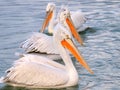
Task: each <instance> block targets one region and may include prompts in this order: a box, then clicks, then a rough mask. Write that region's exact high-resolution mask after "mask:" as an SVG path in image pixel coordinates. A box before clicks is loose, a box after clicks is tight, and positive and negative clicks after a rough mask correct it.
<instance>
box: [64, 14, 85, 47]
mask: <svg viewBox="0 0 120 90" xmlns="http://www.w3.org/2000/svg"><path fill="white" fill-rule="evenodd" d="M66 22H67V24H68V26H69V28H70V30H71V33H72V35H73V36H74V37H75V38H76V40H77V41H78V42H79V43H80V44H81V45H82V46H83V40H82V39H81V37H80V36H79V34H78V32H77V30H76V29H75V26H74V24H73V22H72V19H71V17H70V15H69V16H68V17H67V18H66Z"/></svg>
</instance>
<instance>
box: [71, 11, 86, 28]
mask: <svg viewBox="0 0 120 90" xmlns="http://www.w3.org/2000/svg"><path fill="white" fill-rule="evenodd" d="M71 18H72V21H73V23H74V25H75V27H76V29H79V28H80V27H81V26H82V25H83V24H84V23H85V22H86V20H87V19H86V17H85V15H84V14H83V13H82V12H81V11H74V12H71Z"/></svg>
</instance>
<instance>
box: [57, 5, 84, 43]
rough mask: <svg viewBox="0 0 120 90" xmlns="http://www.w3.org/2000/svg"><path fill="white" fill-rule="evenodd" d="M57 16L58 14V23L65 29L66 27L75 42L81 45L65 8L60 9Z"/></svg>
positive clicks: (68, 12) (80, 40)
mask: <svg viewBox="0 0 120 90" xmlns="http://www.w3.org/2000/svg"><path fill="white" fill-rule="evenodd" d="M59 14H60V15H59V22H60V23H62V24H63V25H64V26H65V27H67V29H69V30H70V32H71V33H72V35H73V36H74V37H75V38H76V40H77V41H78V42H79V43H80V44H81V45H83V41H82V39H81V37H80V36H79V34H78V32H77V30H76V29H75V26H74V24H73V21H72V19H71V14H70V10H69V9H68V8H66V7H65V8H64V7H62V8H61V10H60V12H59Z"/></svg>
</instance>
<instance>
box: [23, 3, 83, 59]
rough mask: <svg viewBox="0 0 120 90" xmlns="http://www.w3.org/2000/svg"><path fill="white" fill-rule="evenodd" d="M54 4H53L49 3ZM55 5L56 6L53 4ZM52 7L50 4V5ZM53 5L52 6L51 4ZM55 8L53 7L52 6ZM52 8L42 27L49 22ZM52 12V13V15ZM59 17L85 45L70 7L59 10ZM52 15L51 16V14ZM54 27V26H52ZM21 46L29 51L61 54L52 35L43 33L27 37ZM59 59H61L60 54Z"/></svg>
mask: <svg viewBox="0 0 120 90" xmlns="http://www.w3.org/2000/svg"><path fill="white" fill-rule="evenodd" d="M49 5H52V4H48V6H49ZM53 6H55V5H54V4H53ZM49 7H50V6H49ZM51 7H52V6H51ZM52 10H53V7H52ZM52 12H53V11H51V9H50V10H49V11H47V15H46V19H45V21H44V23H43V26H42V29H43V28H44V29H45V26H46V25H47V23H48V22H49V20H50V19H49V17H51V15H52V14H51V13H52ZM50 14H51V15H50ZM59 14H60V15H59V19H58V21H60V22H61V23H62V24H64V27H66V28H67V29H69V31H70V32H71V33H72V35H73V36H74V37H75V38H76V39H77V40H78V42H79V43H80V44H81V45H83V41H82V39H81V38H80V37H79V34H78V33H77V32H76V29H75V27H74V25H73V23H72V20H71V17H70V11H69V10H68V9H66V10H61V11H60V12H59ZM49 15H50V16H49ZM52 29H54V28H52ZM21 47H22V48H23V49H25V51H26V52H27V53H29V52H40V53H47V54H57V55H58V54H59V52H58V50H57V49H56V48H55V47H54V45H53V38H52V36H48V35H45V34H43V33H35V34H33V35H32V37H30V38H29V39H27V40H26V41H25V42H23V43H22V45H21ZM58 59H60V57H59V55H58Z"/></svg>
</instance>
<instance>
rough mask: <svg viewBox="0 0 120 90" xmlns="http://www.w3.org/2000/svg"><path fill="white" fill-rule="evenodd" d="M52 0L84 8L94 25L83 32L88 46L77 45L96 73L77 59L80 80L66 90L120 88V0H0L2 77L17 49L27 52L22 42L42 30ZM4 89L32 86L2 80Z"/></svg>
mask: <svg viewBox="0 0 120 90" xmlns="http://www.w3.org/2000/svg"><path fill="white" fill-rule="evenodd" d="M48 2H55V3H56V5H57V8H58V9H59V8H60V6H61V5H62V4H65V5H68V6H69V7H70V10H77V9H82V11H83V12H84V13H85V15H86V16H87V17H89V18H90V20H88V22H87V24H88V25H89V26H90V27H91V29H88V30H87V31H85V32H83V33H81V35H82V38H83V39H84V44H85V47H80V46H79V44H77V46H78V47H79V50H80V51H81V53H82V55H83V56H84V58H85V59H86V61H87V62H88V63H89V65H90V67H91V68H92V70H93V71H94V74H93V75H91V74H89V73H88V72H87V71H86V70H84V69H83V68H81V67H80V65H79V64H78V63H77V62H75V65H76V68H77V71H78V73H79V84H78V86H75V87H69V88H66V89H63V90H120V0H53V1H52V0H0V77H1V76H3V75H4V71H5V70H6V69H8V68H9V67H10V66H11V65H12V63H13V61H14V60H16V59H17V58H18V57H17V56H15V55H14V53H15V52H23V50H22V49H20V48H19V45H20V43H21V42H22V41H24V40H25V39H26V38H27V37H28V36H29V35H30V34H31V32H38V31H39V29H40V27H41V24H42V21H43V18H44V17H45V7H46V5H47V3H48ZM58 9H57V10H58ZM0 90H28V89H23V88H15V87H10V86H5V85H4V84H0ZM31 90H34V89H31ZM40 90H41V89H40ZM42 90H44V89H42Z"/></svg>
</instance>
